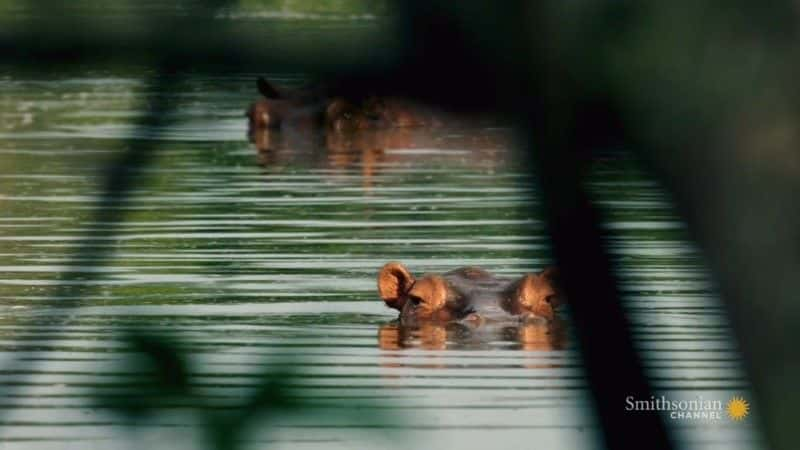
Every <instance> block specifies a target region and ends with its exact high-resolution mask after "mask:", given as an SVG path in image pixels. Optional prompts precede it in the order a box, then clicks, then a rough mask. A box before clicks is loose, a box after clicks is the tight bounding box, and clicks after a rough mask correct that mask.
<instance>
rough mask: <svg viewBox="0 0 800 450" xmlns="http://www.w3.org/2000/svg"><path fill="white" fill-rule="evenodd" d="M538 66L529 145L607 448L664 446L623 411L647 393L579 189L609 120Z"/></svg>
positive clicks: (647, 421) (655, 429)
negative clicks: (592, 152) (628, 398)
mask: <svg viewBox="0 0 800 450" xmlns="http://www.w3.org/2000/svg"><path fill="white" fill-rule="evenodd" d="M548 59H549V60H548ZM545 61H546V64H545V66H544V67H543V68H542V71H541V72H540V73H539V74H537V75H536V79H538V82H536V83H535V84H537V85H538V86H539V87H538V89H535V91H538V92H537V93H536V94H532V95H530V96H529V97H530V98H531V99H532V102H533V104H534V108H533V109H532V110H531V112H530V113H529V117H530V120H531V121H532V124H531V127H530V135H529V136H528V141H529V145H533V149H532V150H533V154H534V155H535V156H534V163H535V165H536V167H537V170H538V173H539V176H538V180H539V183H540V186H541V189H542V193H543V198H544V207H545V212H546V215H545V216H546V218H547V221H548V228H549V232H550V236H551V238H552V244H553V250H554V256H555V259H556V263H557V265H558V266H559V269H560V271H561V274H562V275H561V277H562V281H563V283H564V289H565V290H566V293H567V297H568V298H569V302H570V305H571V310H572V313H573V318H574V323H575V333H576V335H577V338H578V343H579V345H580V350H581V355H582V357H583V362H584V367H585V369H586V376H587V380H588V384H589V388H590V390H591V395H592V397H593V400H594V403H595V410H596V412H597V417H598V419H599V421H600V423H601V425H602V430H603V434H604V439H605V444H606V448H608V449H613V450H620V449H642V448H649V449H669V448H671V445H670V441H669V439H668V433H667V430H666V428H665V425H664V423H663V422H662V420H661V418H660V417H659V415H658V412H656V411H626V410H625V404H626V403H625V399H626V397H628V396H632V397H633V398H635V399H649V398H650V396H651V389H650V386H649V383H648V380H647V378H646V376H645V374H644V372H643V368H642V364H641V361H640V359H639V356H638V355H637V352H636V349H635V348H634V347H633V341H632V338H631V333H630V324H629V323H628V320H627V318H626V316H625V311H624V310H623V308H622V305H621V304H620V295H619V291H618V289H617V284H616V279H615V276H614V273H613V270H612V267H611V263H610V259H609V255H608V254H607V252H606V250H605V243H604V236H603V233H602V232H601V229H600V226H601V221H602V217H601V215H600V213H599V212H598V211H597V209H596V208H595V207H594V206H593V205H592V204H591V203H590V200H589V196H588V193H587V192H586V190H585V179H584V174H585V172H586V171H585V170H584V167H583V166H584V165H585V164H587V163H588V162H587V161H586V158H587V156H588V154H589V153H590V152H591V150H592V149H593V148H596V147H598V146H600V145H602V144H604V143H607V142H608V141H609V140H611V139H614V138H615V137H617V136H616V134H617V133H618V130H616V129H614V126H613V121H609V117H613V112H612V111H611V110H609V109H607V108H605V107H604V106H603V103H602V102H594V101H587V94H586V93H585V92H581V89H580V86H579V85H578V84H577V83H571V82H570V81H569V80H570V77H569V75H568V74H566V73H563V72H560V70H559V67H558V64H557V62H556V61H555V58H547V56H545Z"/></svg>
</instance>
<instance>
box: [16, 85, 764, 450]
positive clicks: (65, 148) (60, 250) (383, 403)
mask: <svg viewBox="0 0 800 450" xmlns="http://www.w3.org/2000/svg"><path fill="white" fill-rule="evenodd" d="M254 78H255V75H254V74H236V75H230V76H226V77H223V78H208V77H198V76H195V75H190V76H187V78H186V79H185V81H183V82H182V83H181V84H180V85H179V86H178V87H177V88H176V89H175V90H174V91H173V92H171V93H170V94H169V95H170V99H171V100H172V101H173V102H174V103H175V105H176V109H175V111H174V115H175V117H174V121H173V122H172V123H171V125H170V126H169V127H168V129H167V130H165V131H164V132H163V133H161V134H157V133H155V130H137V129H135V128H133V127H132V126H131V125H130V124H131V123H132V121H133V120H134V119H135V118H136V117H137V114H138V111H139V109H137V106H138V102H139V101H140V100H141V98H142V97H141V96H142V95H146V94H148V92H149V91H148V90H149V89H150V88H148V87H146V85H145V84H144V83H143V82H142V81H141V80H140V79H136V78H130V77H128V76H121V75H117V74H114V73H105V72H91V71H87V72H84V73H79V74H76V75H73V76H69V77H66V76H64V77H47V78H38V79H34V78H31V77H30V76H20V75H11V74H6V75H4V76H2V77H0V93H2V94H0V210H2V215H0V363H2V369H3V370H2V371H0V383H1V384H2V386H3V387H4V390H3V391H2V392H3V393H4V398H2V400H0V402H1V403H2V405H1V406H0V408H2V410H3V414H2V423H1V424H0V448H4V449H5V448H25V449H29V448H37V449H38V448H81V449H84V448H104V449H105V448H134V447H136V448H138V447H141V446H143V444H144V445H151V446H154V447H159V448H176V447H178V448H182V447H187V448H189V447H192V446H195V447H196V446H197V444H198V443H199V442H201V441H202V440H203V439H204V435H203V433H202V429H203V427H204V425H203V424H202V421H201V419H200V418H199V415H198V414H197V413H196V412H195V413H193V412H191V409H190V408H191V407H198V408H199V409H200V410H214V409H215V408H217V409H219V408H223V409H224V407H232V406H236V405H239V404H240V403H241V402H242V401H244V399H245V398H247V397H248V396H249V395H250V393H251V391H252V390H253V389H254V388H255V387H256V386H258V385H259V384H260V383H261V382H263V378H262V377H261V375H260V374H261V373H263V372H264V371H265V370H267V369H280V368H281V367H285V365H286V364H287V362H286V361H287V358H288V359H289V360H290V361H291V362H292V363H294V364H296V375H295V376H294V377H293V378H291V380H290V392H292V395H293V396H294V397H296V398H299V399H303V400H305V401H306V402H307V403H309V404H310V406H309V408H312V409H313V411H315V412H317V413H319V414H317V415H305V414H302V413H296V414H285V415H284V414H281V415H280V416H279V417H273V418H271V420H270V421H266V420H265V421H259V422H256V425H254V426H253V427H252V428H251V429H249V431H248V433H247V434H246V436H244V439H245V440H246V441H247V445H246V447H248V448H250V447H252V448H259V447H260V448H263V447H265V446H266V447H268V448H293V449H294V448H314V449H320V448H325V449H327V448H342V449H345V448H346V449H353V448H368V447H379V448H418V447H422V448H461V449H484V448H487V447H490V448H532V447H534V446H536V447H539V448H549V449H557V448H560V449H574V448H596V447H597V446H598V444H597V427H596V421H595V420H594V418H593V417H591V415H590V413H589V411H590V408H589V403H588V402H587V398H586V396H587V391H586V382H585V380H584V378H583V374H582V371H581V365H580V359H579V355H578V354H577V350H576V348H575V345H574V342H572V340H571V339H570V337H569V331H568V326H567V329H566V330H561V331H558V332H555V331H553V330H542V329H536V328H534V329H530V330H523V331H521V332H520V333H519V335H517V334H513V333H512V335H509V334H508V333H496V334H492V333H487V334H483V335H473V336H467V337H466V338H465V337H464V336H461V335H458V334H457V333H456V334H453V333H452V332H450V333H449V334H448V330H446V329H443V328H439V329H437V328H432V329H427V330H421V331H420V332H419V333H417V334H416V335H415V336H411V337H408V336H405V337H402V336H400V332H399V331H398V330H397V328H396V327H393V325H392V324H391V322H392V320H393V319H394V318H395V316H396V314H395V313H394V312H393V311H392V310H389V309H388V308H386V307H384V306H383V304H382V303H381V302H380V300H379V299H378V296H377V293H376V289H375V275H376V271H377V270H378V268H379V267H380V266H381V265H382V264H383V263H385V262H386V261H388V260H400V261H403V262H404V263H405V264H407V265H408V266H409V267H410V268H411V269H412V270H413V271H415V272H425V271H432V272H438V271H445V270H450V269H453V268H457V267H460V266H464V265H477V266H481V267H484V268H487V269H489V270H491V271H492V272H494V273H497V274H500V275H508V276H511V275H516V274H521V273H524V272H527V271H531V270H538V269H540V268H541V267H542V266H544V265H546V264H548V263H549V262H550V260H549V257H548V244H547V237H546V236H545V235H544V234H543V227H542V219H543V218H542V217H541V216H540V215H539V213H538V210H537V208H536V205H537V202H538V197H537V193H536V191H535V188H534V187H533V185H532V184H531V183H530V182H529V181H530V180H529V175H528V171H527V170H526V169H523V168H521V167H520V166H519V164H517V163H516V162H515V160H514V158H513V154H512V151H513V150H514V147H515V145H514V142H513V140H512V139H510V138H509V137H508V130H505V129H502V128H482V129H450V128H446V129H436V130H415V131H407V130H406V131H399V132H395V133H392V132H389V133H383V134H381V133H378V134H377V135H374V136H369V137H368V138H364V137H359V138H351V139H350V140H344V141H342V140H341V139H340V140H338V141H336V140H333V141H332V140H331V139H327V140H324V141H314V140H310V141H307V142H306V141H302V140H303V139H304V136H303V135H302V133H301V134H300V135H299V136H274V135H273V136H261V140H260V141H259V142H260V143H259V144H258V146H259V147H262V149H261V150H257V149H256V145H254V144H252V143H250V142H248V141H247V139H246V121H245V119H244V117H243V111H244V109H245V107H246V105H247V103H248V102H249V101H250V100H252V97H253V94H252V92H251V91H252V90H253V89H252V84H253V83H252V80H253V79H254ZM278 79H279V80H280V78H278ZM126 138H135V139H155V140H156V141H157V142H156V144H157V147H158V154H157V158H156V160H155V161H154V162H153V163H152V164H151V165H149V166H148V167H146V168H145V169H144V170H143V172H144V177H143V178H142V180H141V182H140V183H139V184H137V185H136V187H135V189H134V192H133V198H132V201H131V202H130V203H129V204H127V205H126V206H124V208H125V210H126V215H125V220H124V223H123V224H122V226H121V228H120V229H119V230H118V233H116V234H114V235H113V236H110V237H103V235H102V234H98V233H99V232H100V231H102V230H103V229H105V228H106V227H108V226H109V224H108V223H94V222H93V221H92V217H93V216H92V208H93V206H94V202H95V200H96V197H97V196H98V194H99V193H100V191H101V183H100V182H101V180H102V177H103V174H104V171H103V168H104V165H105V164H107V163H109V162H110V161H113V160H114V158H115V157H116V156H118V155H119V154H120V152H122V151H123V150H124V149H125V148H126V147H127V145H129V144H130V142H131V141H126V140H125V139H126ZM297 139H299V140H300V141H302V142H299V141H297ZM593 174H594V175H593V178H592V180H593V181H592V189H593V192H594V193H595V196H596V198H597V201H599V202H600V203H601V204H602V205H603V206H604V207H605V208H606V210H607V213H608V222H607V223H606V226H607V227H608V229H609V230H611V232H613V236H614V237H613V238H612V251H613V253H614V255H615V257H617V259H618V266H619V268H620V272H621V277H622V279H623V281H624V284H623V286H622V288H623V291H624V294H625V304H626V307H627V309H628V311H629V313H630V317H631V320H632V321H633V322H634V327H635V328H634V331H635V338H636V344H637V346H638V347H639V348H640V349H642V351H643V355H644V357H645V363H646V366H647V368H648V370H649V372H650V374H651V376H652V379H653V382H654V384H655V386H656V387H657V388H658V389H659V390H660V393H661V394H664V395H666V396H670V398H676V399H677V398H695V397H696V396H698V395H702V396H703V397H704V398H706V399H719V400H723V401H727V400H728V399H730V398H731V397H732V396H734V395H742V396H745V397H746V398H748V399H749V398H750V397H749V391H748V384H747V381H746V379H745V378H744V376H743V374H742V372H741V369H740V357H739V354H738V353H737V351H736V346H735V342H733V340H732V337H731V335H730V332H729V329H728V325H727V323H726V320H725V317H724V314H723V310H722V308H721V306H720V303H719V301H718V299H717V298H716V296H715V294H714V291H713V286H712V285H711V283H710V280H709V276H708V274H707V273H706V272H705V270H704V268H703V265H702V261H701V259H700V255H699V254H698V252H697V251H696V249H695V248H694V247H693V246H692V245H691V244H690V243H689V242H688V240H687V235H686V230H685V229H684V227H683V225H682V224H681V222H680V221H679V220H678V219H677V218H676V216H675V214H674V212H673V210H672V207H671V205H670V203H669V202H668V200H667V198H666V197H665V195H664V193H663V192H662V191H661V190H660V189H659V188H658V186H657V185H655V184H654V183H653V182H652V181H650V180H649V179H648V178H647V177H645V176H644V175H643V174H642V173H641V172H639V171H638V170H637V169H636V166H635V164H634V163H633V162H632V161H631V160H629V159H627V158H626V157H613V158H609V159H606V160H600V161H597V162H595V163H594V164H593ZM87 235H90V236H91V235H97V236H99V238H98V239H96V240H94V241H92V245H93V246H94V247H93V248H94V249H95V250H102V249H110V250H111V254H110V257H109V258H110V260H109V261H108V263H107V264H102V265H97V264H96V263H97V262H98V258H99V257H100V256H99V255H100V254H99V253H97V254H94V253H92V252H84V253H81V254H79V256H78V257H75V256H74V255H75V250H76V246H77V245H78V244H79V243H80V241H81V240H82V239H83V238H84V237H85V236H87ZM69 264H72V265H73V269H74V270H75V271H77V277H75V278H65V277H62V276H60V275H59V272H61V271H64V270H65V269H66V267H67V266H68V265H69ZM65 285H70V286H73V287H82V286H84V287H85V286H88V287H89V288H88V289H86V290H70V289H64V287H65ZM71 300H77V304H76V303H75V302H73V301H71ZM565 317H567V318H568V315H567V316H565ZM598 320H602V318H598ZM133 329H147V330H151V331H154V332H158V333H162V334H169V335H171V336H172V338H174V339H175V340H176V341H178V342H179V343H180V344H179V346H180V348H181V349H183V350H185V351H186V355H188V356H187V358H188V360H189V365H190V368H191V374H192V383H193V385H192V388H193V389H194V392H195V395H194V397H192V398H191V399H190V400H185V401H177V400H176V401H174V402H172V403H171V405H172V407H170V408H168V409H166V410H165V411H163V412H162V413H161V414H160V415H158V416H157V417H155V418H151V419H147V420H144V421H143V422H140V423H138V425H139V426H138V428H135V429H134V428H130V427H129V425H130V424H131V423H132V422H133V419H132V418H130V417H128V416H124V415H119V414H115V413H112V412H110V411H109V410H108V409H107V408H105V407H103V406H101V405H98V404H97V400H96V398H97V397H98V396H99V397H103V396H104V395H106V396H113V395H114V393H119V392H131V390H132V392H134V394H133V395H134V396H135V395H138V392H137V389H138V388H137V385H136V384H135V382H134V381H135V380H136V379H137V378H136V377H137V376H138V375H139V374H138V373H137V372H136V371H135V370H134V369H131V368H130V366H127V365H125V364H124V362H125V361H126V360H127V359H128V358H129V357H130V355H131V351H132V350H131V348H130V347H129V345H128V344H127V343H126V341H124V340H122V339H123V336H124V334H125V332H127V331H130V330H133ZM525 333H527V334H525ZM609 351H610V352H612V351H613V349H609ZM20 359H22V362H20V361H19V360H20ZM126 389H128V391H125V390H126ZM120 390H122V391H120ZM353 402H356V403H357V404H358V405H360V408H359V409H358V413H357V414H351V412H350V411H351V410H350V409H348V406H349V405H351V404H353ZM167 403H169V402H167ZM620 407H624V399H620ZM670 423H673V424H676V425H679V430H678V436H679V438H680V440H681V441H682V442H686V443H687V445H688V446H689V447H690V448H719V449H726V450H728V449H731V448H754V447H756V444H755V435H754V433H753V431H752V429H751V425H750V424H751V423H752V416H750V417H748V418H747V419H746V420H745V421H744V422H743V423H735V422H732V421H730V420H729V419H727V417H725V418H723V420H721V421H718V422H713V423H709V422H703V421H671V422H670ZM265 444H268V445H265Z"/></svg>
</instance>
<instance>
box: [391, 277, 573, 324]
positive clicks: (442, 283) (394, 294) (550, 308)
mask: <svg viewBox="0 0 800 450" xmlns="http://www.w3.org/2000/svg"><path fill="white" fill-rule="evenodd" d="M378 292H379V293H380V296H381V299H383V301H384V302H385V303H386V305H387V306H389V307H391V308H394V309H396V310H398V311H400V323H401V324H402V325H416V324H419V323H426V322H434V323H448V322H460V323H470V324H473V325H481V324H484V323H486V322H490V323H497V322H507V323H520V322H523V323H524V322H537V321H538V322H545V323H546V322H549V321H553V320H554V319H555V311H556V309H557V308H558V306H559V305H561V304H562V303H563V296H562V294H561V291H560V289H559V288H558V284H557V274H556V269H555V268H552V267H549V268H546V269H545V270H543V271H542V272H539V273H530V274H527V275H525V276H523V277H521V278H519V279H516V280H512V279H506V278H498V277H495V276H493V275H492V274H490V273H489V272H487V271H485V270H483V269H479V268H477V267H464V268H461V269H456V270H453V271H450V272H446V273H443V274H441V275H437V274H425V275H423V276H422V277H420V278H416V277H414V276H413V275H412V274H411V272H410V271H409V270H408V269H407V268H406V266H404V265H403V264H401V263H399V262H390V263H388V264H386V265H384V266H383V268H382V269H381V270H380V273H379V274H378Z"/></svg>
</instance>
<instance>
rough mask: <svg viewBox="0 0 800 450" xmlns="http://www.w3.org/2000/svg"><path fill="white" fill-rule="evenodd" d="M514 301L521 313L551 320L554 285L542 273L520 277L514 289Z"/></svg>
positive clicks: (555, 294)
mask: <svg viewBox="0 0 800 450" xmlns="http://www.w3.org/2000/svg"><path fill="white" fill-rule="evenodd" d="M513 297H514V301H516V303H517V305H518V306H519V309H520V310H521V312H523V313H531V314H533V315H534V316H537V317H542V318H545V319H548V320H552V319H553V317H554V316H555V313H554V306H555V305H554V304H553V302H554V301H555V299H556V298H557V292H556V289H555V285H554V284H553V282H551V281H550V279H549V278H547V277H545V276H544V275H543V274H532V273H531V274H528V275H525V276H524V277H522V279H521V280H519V282H518V283H517V286H516V289H515V290H514V294H513Z"/></svg>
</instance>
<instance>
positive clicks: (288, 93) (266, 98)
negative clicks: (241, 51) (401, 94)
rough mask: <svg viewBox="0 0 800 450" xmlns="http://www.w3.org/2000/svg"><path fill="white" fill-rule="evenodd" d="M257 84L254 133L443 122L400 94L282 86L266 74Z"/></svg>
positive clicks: (252, 119) (251, 122)
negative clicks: (293, 128)
mask: <svg viewBox="0 0 800 450" xmlns="http://www.w3.org/2000/svg"><path fill="white" fill-rule="evenodd" d="M256 86H257V88H258V91H259V92H260V93H261V95H262V97H263V98H261V99H259V100H257V101H256V102H254V103H253V104H252V105H250V108H249V109H248V110H247V113H246V116H247V117H248V119H249V130H250V134H251V135H252V134H253V133H255V132H257V131H258V130H264V129H281V128H285V127H301V128H325V129H328V130H332V131H335V132H348V131H357V130H369V129H381V128H393V127H417V126H429V125H440V124H441V120H440V119H439V118H438V117H437V116H438V115H437V114H435V113H434V112H433V110H432V109H430V108H426V107H424V106H422V105H420V104H417V103H415V102H412V101H410V100H406V99H402V98H398V97H391V96H377V95H369V94H359V95H353V94H352V92H351V91H352V89H347V90H345V89H336V88H335V87H334V86H333V85H327V86H326V85H324V84H315V85H311V86H307V87H303V88H298V89H279V88H277V87H275V86H274V85H273V84H271V83H270V82H268V81H267V80H266V79H264V78H263V77H259V78H258V80H257V81H256Z"/></svg>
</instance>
